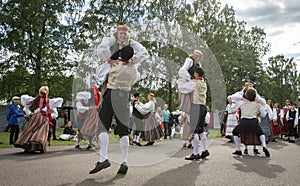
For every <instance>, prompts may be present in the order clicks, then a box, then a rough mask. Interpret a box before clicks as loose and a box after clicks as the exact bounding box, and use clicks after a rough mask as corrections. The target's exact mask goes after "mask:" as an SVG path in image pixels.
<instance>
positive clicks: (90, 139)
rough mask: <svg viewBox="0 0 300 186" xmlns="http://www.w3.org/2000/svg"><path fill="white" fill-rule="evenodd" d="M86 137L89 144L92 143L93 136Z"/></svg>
mask: <svg viewBox="0 0 300 186" xmlns="http://www.w3.org/2000/svg"><path fill="white" fill-rule="evenodd" d="M88 139H89V145H92V144H93V138H92V136H89V137H88Z"/></svg>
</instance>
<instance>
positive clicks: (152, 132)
mask: <svg viewBox="0 0 300 186" xmlns="http://www.w3.org/2000/svg"><path fill="white" fill-rule="evenodd" d="M144 126H145V128H144V131H143V132H142V136H141V138H142V139H143V140H144V141H149V142H153V141H154V140H158V139H160V138H161V137H162V136H163V135H164V133H163V131H162V129H161V127H160V125H159V124H158V123H157V122H156V121H155V116H154V114H153V113H151V115H150V116H149V117H148V118H146V119H144Z"/></svg>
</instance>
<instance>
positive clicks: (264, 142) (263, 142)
mask: <svg viewBox="0 0 300 186" xmlns="http://www.w3.org/2000/svg"><path fill="white" fill-rule="evenodd" d="M259 139H260V141H261V145H262V146H263V147H266V148H267V145H266V137H265V135H260V136H259Z"/></svg>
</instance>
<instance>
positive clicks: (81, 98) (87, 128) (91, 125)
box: [75, 86, 100, 150]
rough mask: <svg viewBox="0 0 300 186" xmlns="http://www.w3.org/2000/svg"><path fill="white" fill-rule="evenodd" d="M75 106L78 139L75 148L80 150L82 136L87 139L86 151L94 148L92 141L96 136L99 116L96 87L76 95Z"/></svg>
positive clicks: (98, 97) (98, 94)
mask: <svg viewBox="0 0 300 186" xmlns="http://www.w3.org/2000/svg"><path fill="white" fill-rule="evenodd" d="M76 101H77V103H76V106H77V110H78V114H77V124H78V138H77V144H76V146H75V148H80V139H81V138H82V136H83V137H84V138H87V139H88V146H87V148H86V149H87V150H89V149H90V148H92V147H94V145H93V143H92V141H93V138H94V137H95V135H96V132H97V128H98V122H99V115H98V106H99V102H100V92H99V91H98V88H97V87H96V86H93V87H92V88H91V89H90V91H89V92H79V93H77V95H76Z"/></svg>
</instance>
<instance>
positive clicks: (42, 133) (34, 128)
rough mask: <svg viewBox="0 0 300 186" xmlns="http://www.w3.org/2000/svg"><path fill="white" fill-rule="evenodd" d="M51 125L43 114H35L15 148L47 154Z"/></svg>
mask: <svg viewBox="0 0 300 186" xmlns="http://www.w3.org/2000/svg"><path fill="white" fill-rule="evenodd" d="M49 125H50V124H49V121H48V120H47V119H46V118H45V117H44V116H43V115H42V114H41V113H39V112H38V113H36V114H34V115H33V116H31V118H30V119H29V121H28V124H27V126H26V128H25V129H24V132H23V134H22V136H21V137H20V138H19V139H18V140H17V141H16V143H15V144H14V146H15V147H17V148H23V149H25V150H27V151H41V152H46V143H47V138H48V132H49Z"/></svg>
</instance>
